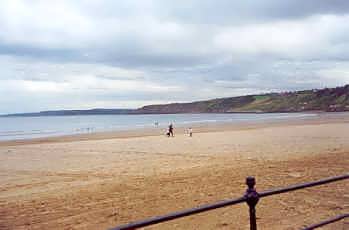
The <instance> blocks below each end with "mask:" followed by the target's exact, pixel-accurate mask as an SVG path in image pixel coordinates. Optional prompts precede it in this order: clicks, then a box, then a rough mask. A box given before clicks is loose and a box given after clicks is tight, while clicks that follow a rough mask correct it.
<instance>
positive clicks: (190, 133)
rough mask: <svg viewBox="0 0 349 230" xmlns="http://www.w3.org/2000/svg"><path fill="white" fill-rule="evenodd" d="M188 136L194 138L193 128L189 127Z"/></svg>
mask: <svg viewBox="0 0 349 230" xmlns="http://www.w3.org/2000/svg"><path fill="white" fill-rule="evenodd" d="M188 134H189V137H192V136H193V129H192V128H191V127H189V129H188Z"/></svg>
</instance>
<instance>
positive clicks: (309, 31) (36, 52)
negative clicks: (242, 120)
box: [0, 0, 349, 114]
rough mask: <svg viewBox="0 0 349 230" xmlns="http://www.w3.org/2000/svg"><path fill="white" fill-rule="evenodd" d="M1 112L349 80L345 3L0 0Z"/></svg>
mask: <svg viewBox="0 0 349 230" xmlns="http://www.w3.org/2000/svg"><path fill="white" fill-rule="evenodd" d="M0 66H1V69H0V105H1V106H0V114H4V113H14V112H30V111H39V110H51V109H87V108H96V107H98V108H101V107H104V108H136V107H139V106H142V105H146V104H154V103H167V102H175V101H176V102H186V101H194V100H201V99H209V98H216V97H227V96H237V95H246V94H253V93H261V92H271V91H286V90H300V89H310V88H321V87H333V86H339V85H344V84H348V83H349V1H347V0H307V1H301V0H288V1H279V0H263V1H261V0H250V1H233V0H221V1H219V0H217V1H208V0H200V1H199V0H186V1H184V0H183V1H182V0H178V1H172V0H171V1H170V0H158V1H147V0H139V1H136V0H127V1H112V0H105V1H97V0H96V1H87V0H80V1H78V0H76V1H68V0H66V1H64V0H61V1H41V0H23V1H20V0H8V1H6V0H4V1H0Z"/></svg>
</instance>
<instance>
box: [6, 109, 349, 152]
mask: <svg viewBox="0 0 349 230" xmlns="http://www.w3.org/2000/svg"><path fill="white" fill-rule="evenodd" d="M316 115H317V116H311V117H301V118H300V117H290V118H284V119H275V120H261V121H258V120H255V121H244V122H241V123H233V122H217V123H197V124H190V125H188V126H191V127H192V128H193V129H194V133H206V132H222V131H223V132H224V131H233V130H250V129H256V128H264V127H278V126H285V125H286V126H294V125H304V124H314V125H315V124H326V123H328V122H331V123H343V122H349V112H337V113H326V112H320V113H316ZM165 129H166V127H147V128H138V129H129V130H118V131H101V132H93V133H82V134H68V135H60V136H48V137H39V138H27V139H17V140H0V146H16V145H27V144H42V143H60V142H75V141H88V140H105V139H115V138H117V139H119V138H122V139H123V138H134V137H146V136H164V133H165ZM186 129H187V127H186V126H175V134H176V135H185V133H186Z"/></svg>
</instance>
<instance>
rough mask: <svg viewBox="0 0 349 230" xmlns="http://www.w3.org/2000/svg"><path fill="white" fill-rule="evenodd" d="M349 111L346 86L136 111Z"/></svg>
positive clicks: (347, 87) (138, 111)
mask: <svg viewBox="0 0 349 230" xmlns="http://www.w3.org/2000/svg"><path fill="white" fill-rule="evenodd" d="M303 111H332V112H334V111H349V85H346V86H343V87H337V88H325V89H320V90H304V91H297V92H284V93H269V94H262V95H248V96H240V97H231V98H220V99H213V100H208V101H198V102H191V103H173V104H164V105H149V106H144V107H142V108H140V109H138V110H137V113H229V112H303Z"/></svg>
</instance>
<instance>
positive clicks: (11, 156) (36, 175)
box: [0, 113, 349, 229]
mask: <svg viewBox="0 0 349 230" xmlns="http://www.w3.org/2000/svg"><path fill="white" fill-rule="evenodd" d="M175 134H176V135H175V137H174V138H167V137H165V136H164V135H163V130H156V129H150V130H138V131H130V132H118V133H102V134H90V135H80V136H67V137H52V138H46V139H44V138H43V139H37V140H24V141H6V142H0V159H1V161H0V183H1V186H0V229H107V228H111V227H114V226H116V225H119V224H124V223H127V222H130V221H133V220H138V219H142V218H146V217H151V216H156V215H161V214H165V213H168V212H172V211H178V210H181V209H185V208H191V207H195V206H198V205H201V204H205V203H209V202H215V201H219V200H222V199H228V198H235V197H239V196H241V195H242V194H243V193H244V191H245V189H246V186H245V185H244V182H245V178H246V177H247V176H255V177H256V180H257V186H256V187H257V190H259V191H262V190H266V189H271V188H276V187H282V186H287V185H290V184H294V183H301V182H308V181H312V180H317V179H321V178H325V177H330V176H336V175H341V174H344V173H348V172H349V114H348V113H344V114H342V115H341V116H337V117H336V116H334V117H332V116H319V117H315V118H313V119H307V120H293V121H278V122H271V123H258V124H253V123H251V124H245V125H229V124H221V125H219V124H217V125H211V126H198V127H194V135H193V137H192V138H190V137H188V136H187V135H185V134H184V130H183V129H175ZM348 191H349V183H348V181H342V182H337V183H333V184H330V185H324V186H319V187H316V188H311V189H305V190H301V191H296V192H292V193H288V194H284V195H277V196H274V197H271V198H265V199H263V200H262V201H261V202H260V203H259V204H258V206H257V217H258V220H257V221H258V226H259V229H300V228H301V227H303V226H305V225H309V224H312V223H316V222H319V221H321V220H324V219H327V218H329V217H333V216H335V215H338V214H343V213H348V212H349V192H348ZM247 214H248V209H247V206H246V205H245V204H241V205H237V206H232V207H227V208H223V209H219V210H215V211H211V212H207V213H203V214H200V215H196V216H192V217H186V218H183V219H180V220H176V221H171V222H167V223H164V224H159V225H154V226H153V227H149V228H147V229H248V215H247ZM348 221H349V220H347V221H341V222H338V223H336V224H333V225H329V226H328V227H326V228H324V229H345V226H346V227H347V228H349V223H348Z"/></svg>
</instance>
